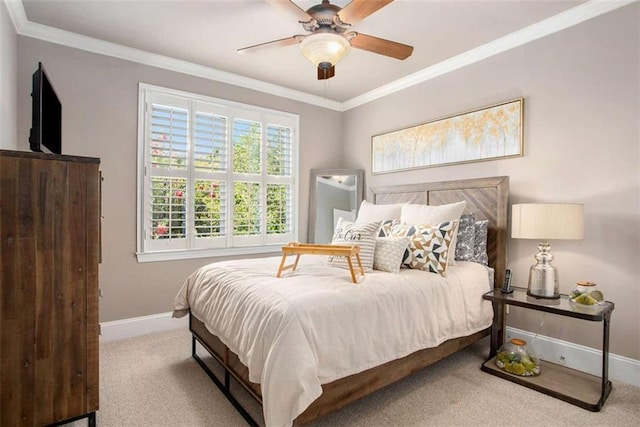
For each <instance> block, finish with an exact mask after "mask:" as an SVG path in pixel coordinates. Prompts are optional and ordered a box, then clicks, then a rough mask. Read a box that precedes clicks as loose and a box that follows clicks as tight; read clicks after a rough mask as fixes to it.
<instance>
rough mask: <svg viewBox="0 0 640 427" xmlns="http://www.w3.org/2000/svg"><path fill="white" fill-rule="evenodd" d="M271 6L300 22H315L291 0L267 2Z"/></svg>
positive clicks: (271, 0)
mask: <svg viewBox="0 0 640 427" xmlns="http://www.w3.org/2000/svg"><path fill="white" fill-rule="evenodd" d="M265 1H266V2H267V3H269V4H270V5H271V6H274V7H276V8H278V9H279V10H282V11H283V12H285V13H288V14H289V15H291V16H292V17H295V18H296V19H297V20H298V21H302V22H309V21H310V20H313V17H312V16H311V15H309V14H308V13H307V12H305V11H304V10H302V9H300V7H298V5H297V4H295V3H294V2H292V1H291V0H265Z"/></svg>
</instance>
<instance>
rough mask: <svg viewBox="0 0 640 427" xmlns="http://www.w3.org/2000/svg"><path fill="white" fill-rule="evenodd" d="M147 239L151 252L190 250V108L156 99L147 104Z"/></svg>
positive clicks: (175, 101)
mask: <svg viewBox="0 0 640 427" xmlns="http://www.w3.org/2000/svg"><path fill="white" fill-rule="evenodd" d="M146 113H147V114H146V116H147V130H146V138H145V139H146V141H147V147H146V148H147V156H146V167H145V173H146V175H147V177H148V179H147V182H146V184H147V192H146V196H147V197H145V201H144V205H145V206H144V208H145V211H146V215H145V217H146V223H145V235H146V241H147V246H148V248H149V249H151V250H171V249H173V250H175V249H186V248H187V227H188V224H187V198H188V195H189V188H188V186H187V182H188V177H189V172H188V168H189V152H188V151H189V143H188V138H189V105H188V102H187V101H186V100H183V99H179V98H173V97H170V98H168V97H166V96H158V95H157V96H154V97H151V99H150V100H149V101H148V102H147V104H146Z"/></svg>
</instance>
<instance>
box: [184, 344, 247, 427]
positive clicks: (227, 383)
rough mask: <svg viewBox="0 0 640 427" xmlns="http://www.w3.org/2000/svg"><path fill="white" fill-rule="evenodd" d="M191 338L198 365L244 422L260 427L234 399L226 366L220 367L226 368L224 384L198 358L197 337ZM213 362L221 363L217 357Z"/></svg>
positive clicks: (193, 355) (193, 354)
mask: <svg viewBox="0 0 640 427" xmlns="http://www.w3.org/2000/svg"><path fill="white" fill-rule="evenodd" d="M191 338H192V340H193V342H192V350H191V351H192V354H191V356H192V357H193V358H194V359H195V361H196V362H198V365H200V367H201V368H202V369H203V370H204V372H205V373H206V374H207V375H208V376H209V378H210V379H211V381H213V383H214V384H215V385H216V387H218V389H219V390H220V391H221V392H222V394H224V396H225V397H226V398H227V400H228V401H229V402H231V404H232V405H233V407H234V408H236V411H238V413H240V415H242V418H244V420H245V421H246V422H247V424H249V425H250V426H251V427H259V424H258V423H257V422H256V421H255V420H254V419H253V418H252V417H251V415H249V413H248V412H247V410H246V409H244V408H243V407H242V405H241V404H240V402H238V401H237V400H236V398H235V397H233V395H232V394H231V390H230V386H231V376H230V374H229V371H228V370H227V368H226V367H225V366H223V365H220V366H222V367H223V368H224V384H223V383H222V382H221V381H220V380H219V379H218V378H217V377H216V375H215V374H214V373H213V371H212V370H211V369H209V367H208V366H207V364H206V363H204V361H203V360H202V359H200V356H198V354H197V353H196V337H195V335H193V334H192V335H191ZM213 360H215V361H216V362H217V363H219V362H218V361H217V360H216V358H215V357H214V358H213Z"/></svg>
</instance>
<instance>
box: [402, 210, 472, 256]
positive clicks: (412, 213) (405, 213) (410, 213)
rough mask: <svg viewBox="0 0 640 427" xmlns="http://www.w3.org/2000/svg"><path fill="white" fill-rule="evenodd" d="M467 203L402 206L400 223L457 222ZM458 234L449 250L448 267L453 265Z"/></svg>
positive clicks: (454, 236) (455, 235)
mask: <svg viewBox="0 0 640 427" xmlns="http://www.w3.org/2000/svg"><path fill="white" fill-rule="evenodd" d="M466 205H467V202H466V201H465V200H463V201H461V202H457V203H451V204H448V205H438V206H430V205H416V204H407V205H403V206H402V212H401V215H400V222H402V223H403V224H438V223H442V222H447V221H457V220H459V219H460V215H462V212H463V211H464V208H465V206H466ZM457 234H458V233H455V234H454V235H453V242H452V243H451V247H450V248H449V253H448V260H447V263H448V264H449V265H455V264H456V261H455V255H456V244H457V242H458V236H457Z"/></svg>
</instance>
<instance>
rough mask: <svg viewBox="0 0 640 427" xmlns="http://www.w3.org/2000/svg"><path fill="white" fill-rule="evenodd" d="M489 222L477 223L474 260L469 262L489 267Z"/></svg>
mask: <svg viewBox="0 0 640 427" xmlns="http://www.w3.org/2000/svg"><path fill="white" fill-rule="evenodd" d="M488 228H489V221H487V220H486V219H485V220H484V221H476V223H475V231H476V233H475V235H476V236H475V240H474V244H473V258H472V259H470V260H469V261H473V262H478V263H480V264H484V265H489V255H487V231H488Z"/></svg>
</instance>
